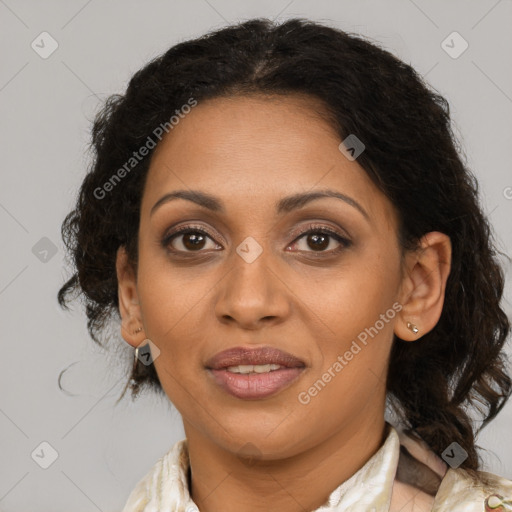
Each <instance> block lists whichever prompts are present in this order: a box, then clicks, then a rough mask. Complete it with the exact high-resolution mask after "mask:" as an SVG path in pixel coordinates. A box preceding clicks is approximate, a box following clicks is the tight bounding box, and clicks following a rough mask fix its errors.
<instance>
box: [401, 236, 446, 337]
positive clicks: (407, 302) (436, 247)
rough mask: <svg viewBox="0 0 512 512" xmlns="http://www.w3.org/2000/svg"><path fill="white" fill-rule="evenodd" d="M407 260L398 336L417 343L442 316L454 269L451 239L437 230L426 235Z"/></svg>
mask: <svg viewBox="0 0 512 512" xmlns="http://www.w3.org/2000/svg"><path fill="white" fill-rule="evenodd" d="M406 259H407V263H406V272H405V274H406V275H405V276H404V282H403V283H402V295H403V296H402V297H401V299H402V301H403V302H401V304H402V310H401V311H400V314H399V316H398V319H397V322H396V324H395V334H396V336H398V337H399V338H400V339H402V340H404V341H415V340H417V339H419V338H421V337H422V336H423V335H425V334H427V333H428V332H429V331H431V330H432V329H433V328H434V327H435V326H436V324H437V322H438V321H439V318H440V317H441V313H442V310H443V304H444V296H445V290H446V282H447V280H448V276H449V274H450V269H451V241H450V238H449V237H448V236H447V235H445V234H444V233H440V232H438V231H433V232H430V233H427V234H426V235H424V236H423V237H422V239H421V241H420V247H419V248H418V250H417V251H415V252H413V253H409V254H408V255H407V258H406Z"/></svg>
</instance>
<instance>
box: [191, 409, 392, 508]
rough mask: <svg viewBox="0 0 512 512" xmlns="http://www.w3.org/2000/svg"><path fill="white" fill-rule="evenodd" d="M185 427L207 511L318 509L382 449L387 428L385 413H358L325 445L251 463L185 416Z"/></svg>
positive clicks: (198, 493) (197, 493) (194, 490)
mask: <svg viewBox="0 0 512 512" xmlns="http://www.w3.org/2000/svg"><path fill="white" fill-rule="evenodd" d="M184 427H185V433H186V437H187V440H188V449H189V457H190V466H191V486H190V487H189V489H190V493H191V497H192V499H193V501H194V502H195V503H196V504H197V506H198V507H199V509H200V510H201V512H214V511H215V512H217V511H219V510H222V511H223V512H235V511H236V512H244V511H249V510H250V511H251V512H254V511H260V510H261V511H268V510H276V511H278V510H279V511H280V512H304V511H305V510H316V509H317V508H319V507H321V506H322V505H325V504H326V502H327V500H328V497H329V495H330V493H331V492H332V491H333V490H334V489H336V488H337V487H338V486H339V485H341V484H342V483H343V482H344V481H346V480H347V479H349V478H350V477H351V476H352V475H353V474H354V473H356V472H357V471H358V470H359V469H360V468H361V467H362V466H363V465H364V464H365V463H366V462H367V461H368V460H369V459H370V458H371V457H372V455H374V454H375V452H377V450H378V449H379V448H380V447H381V446H382V444H383V443H384V441H385V436H386V433H387V429H386V424H385V422H384V418H383V416H382V415H381V416H380V417H375V418H374V419H373V420H372V421H371V422H368V421H366V422H361V421H360V418H357V421H355V420H354V421H352V422H351V423H350V424H347V425H344V427H343V428H342V429H340V430H339V431H337V432H336V433H335V434H334V435H332V436H331V437H330V438H328V439H325V440H324V441H323V442H322V443H321V444H318V445H315V446H313V447H311V448H309V449H307V450H305V451H302V452H300V453H297V454H295V455H293V456H291V457H288V458H286V459H279V460H255V461H254V460H253V461H249V462H248V461H247V460H245V461H244V460H242V459H241V458H240V457H238V456H237V454H236V453H233V452H231V451H227V450H225V449H224V448H222V447H220V446H219V445H218V444H215V443H213V442H212V440H211V438H206V437H205V436H204V435H203V434H202V433H201V432H199V431H198V430H196V429H195V428H194V427H193V426H192V425H191V424H189V423H187V422H185V421H184ZM269 505H271V507H270V508H269Z"/></svg>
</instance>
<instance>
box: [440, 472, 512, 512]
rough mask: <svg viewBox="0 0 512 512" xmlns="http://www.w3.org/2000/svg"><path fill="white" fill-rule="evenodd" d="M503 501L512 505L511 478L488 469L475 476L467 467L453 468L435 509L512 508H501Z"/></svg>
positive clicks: (463, 511) (479, 510)
mask: <svg viewBox="0 0 512 512" xmlns="http://www.w3.org/2000/svg"><path fill="white" fill-rule="evenodd" d="M509 500H510V501H509ZM502 501H508V502H509V503H510V505H512V481H511V480H508V479H506V478H503V477H501V476H498V475H495V474H493V473H487V472H485V471H477V472H475V477H473V476H472V475H471V474H470V473H468V472H467V471H466V470H464V469H460V468H458V469H449V470H448V471H447V472H446V475H445V476H444V478H443V480H442V482H441V485H440V487H439V490H438V492H437V494H436V497H435V501H434V506H433V508H432V512H449V511H450V512H452V511H453V512H459V511H460V512H484V511H492V510H496V511H499V512H502V511H503V512H504V511H505V510H509V508H500V506H499V505H500V503H501V502H502ZM510 505H509V506H510Z"/></svg>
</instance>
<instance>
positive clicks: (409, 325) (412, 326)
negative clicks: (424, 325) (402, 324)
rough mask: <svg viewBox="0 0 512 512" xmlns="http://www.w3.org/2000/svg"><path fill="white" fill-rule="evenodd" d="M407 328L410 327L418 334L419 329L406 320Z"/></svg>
mask: <svg viewBox="0 0 512 512" xmlns="http://www.w3.org/2000/svg"><path fill="white" fill-rule="evenodd" d="M407 328H408V329H410V330H411V331H412V332H413V333H414V334H418V332H419V329H418V327H416V326H415V325H414V324H411V322H407Z"/></svg>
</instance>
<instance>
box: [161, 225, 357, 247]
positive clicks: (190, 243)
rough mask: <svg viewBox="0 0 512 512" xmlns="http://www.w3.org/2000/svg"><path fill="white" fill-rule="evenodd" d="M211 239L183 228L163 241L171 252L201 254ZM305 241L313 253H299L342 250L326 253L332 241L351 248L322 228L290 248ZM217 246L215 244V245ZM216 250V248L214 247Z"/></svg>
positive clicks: (312, 230) (307, 233)
mask: <svg viewBox="0 0 512 512" xmlns="http://www.w3.org/2000/svg"><path fill="white" fill-rule="evenodd" d="M180 238H181V239H182V240H181V241H180V244H181V246H182V248H179V247H175V246H174V245H173V242H174V241H175V239H176V240H179V239H180ZM206 239H210V240H211V241H212V242H214V240H213V238H212V236H211V235H210V234H209V233H208V232H207V231H205V230H203V229H199V228H194V227H190V226H189V227H183V228H181V229H179V230H178V231H175V232H174V233H171V234H170V235H167V236H166V237H165V238H164V239H163V240H162V245H163V247H164V248H165V247H169V248H170V249H171V251H174V252H189V253H190V252H200V251H201V249H204V248H205V240H206ZM302 239H305V243H306V244H307V247H309V248H312V251H308V250H307V249H299V251H305V252H338V251H339V250H340V248H337V249H330V250H328V251H326V250H325V249H327V247H329V245H330V243H331V240H332V239H334V240H335V241H336V242H337V243H338V244H341V246H342V248H344V247H349V246H350V245H351V242H350V240H348V239H347V238H345V237H343V236H342V235H340V234H339V233H337V232H335V231H333V230H331V229H328V228H325V227H322V228H310V229H308V230H307V231H303V232H302V233H300V234H299V236H298V237H296V238H295V241H294V242H293V243H292V244H291V245H289V246H288V247H293V246H294V245H295V244H297V243H298V241H299V240H302ZM214 246H215V243H214ZM213 249H215V247H213Z"/></svg>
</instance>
